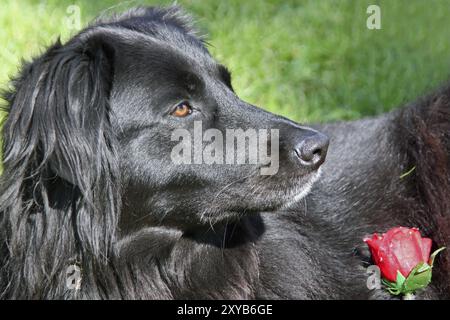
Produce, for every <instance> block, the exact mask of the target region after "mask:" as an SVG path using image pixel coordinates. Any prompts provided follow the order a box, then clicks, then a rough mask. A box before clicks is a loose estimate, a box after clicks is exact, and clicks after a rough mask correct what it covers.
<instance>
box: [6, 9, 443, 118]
mask: <svg viewBox="0 0 450 320" xmlns="http://www.w3.org/2000/svg"><path fill="white" fill-rule="evenodd" d="M171 2H172V1H171ZM171 2H170V3H171ZM117 3H118V2H116V1H110V0H100V1H91V0H70V1H67V0H62V1H60V0H48V1H37V0H1V3H0V43H1V45H0V87H5V86H6V84H7V80H8V76H11V75H14V74H16V72H17V70H18V66H19V64H20V61H21V58H25V59H30V58H31V57H33V56H36V55H37V54H39V53H40V52H42V50H43V49H44V48H45V46H47V45H49V44H50V43H51V42H52V41H54V40H55V39H56V38H57V37H58V36H59V35H61V36H62V39H63V40H64V39H67V38H68V37H69V36H70V34H71V31H70V30H68V28H67V26H66V24H65V23H64V18H65V17H67V13H66V9H67V7H68V6H69V5H72V4H76V5H78V6H80V8H81V17H82V22H83V25H86V23H87V22H88V21H89V20H91V19H92V18H94V17H95V16H96V15H97V14H99V13H100V12H102V11H104V10H105V9H107V8H110V7H112V6H117V7H116V9H115V10H119V11H120V10H123V9H126V8H127V7H131V6H135V5H139V4H155V3H159V4H163V3H166V4H167V3H169V2H167V1H158V2H156V1H131V2H127V3H124V4H119V5H117ZM178 3H179V4H181V5H183V6H184V7H185V8H186V9H187V10H188V11H189V12H191V13H192V14H193V15H194V17H195V18H196V20H197V24H198V26H199V27H200V29H201V30H202V31H203V32H205V33H207V34H208V35H209V42H210V43H211V44H212V47H211V51H212V53H213V54H214V55H215V56H216V57H217V58H218V60H220V61H221V62H223V63H224V64H226V65H227V66H229V68H230V69H231V71H232V73H233V75H234V77H233V85H234V87H235V89H236V91H237V93H238V94H239V95H240V96H241V97H242V98H243V99H245V100H247V101H249V102H251V103H254V104H256V105H260V106H263V107H264V108H266V109H268V110H270V111H273V112H275V113H278V114H282V115H284V116H287V117H289V118H292V119H295V120H298V121H331V120H339V119H356V118H360V117H363V116H370V115H375V114H379V113H382V112H385V111H388V110H391V109H392V108H393V107H395V106H398V105H400V104H402V103H404V102H406V101H408V100H412V99H414V98H415V97H417V96H419V95H421V94H423V93H424V92H425V91H427V90H430V89H431V88H433V87H435V86H436V85H438V84H439V83H440V82H442V81H444V80H446V79H447V76H448V74H449V71H450V27H449V22H448V21H449V20H448V17H450V2H449V1H446V0H428V1H425V0H390V1H375V0H355V1H349V0H305V1H300V0H283V1H281V0H280V1H277V0H267V1H263V0H251V1H250V0H248V1H242V0H227V1H219V0H184V1H183V0H179V1H178ZM373 3H376V4H378V5H380V7H381V10H382V30H368V29H367V28H366V19H367V16H368V15H367V13H366V9H367V7H368V5H369V4H373ZM0 103H2V102H1V101H0ZM0 117H1V115H0Z"/></svg>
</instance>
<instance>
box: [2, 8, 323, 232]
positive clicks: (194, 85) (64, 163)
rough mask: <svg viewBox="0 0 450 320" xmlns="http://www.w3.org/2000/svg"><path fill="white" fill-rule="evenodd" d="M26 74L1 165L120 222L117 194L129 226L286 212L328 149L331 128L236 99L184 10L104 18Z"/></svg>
mask: <svg viewBox="0 0 450 320" xmlns="http://www.w3.org/2000/svg"><path fill="white" fill-rule="evenodd" d="M248 72H251V70H249V71H248ZM22 74H23V76H22V79H19V80H18V81H17V84H16V87H17V92H16V93H15V94H14V95H12V96H11V97H9V98H8V100H9V101H10V103H11V105H12V107H11V110H10V116H9V117H8V122H7V123H6V124H5V127H4V142H5V146H7V147H6V150H5V155H6V159H5V170H11V172H13V173H14V174H19V173H17V169H15V168H17V167H23V168H24V170H26V171H27V173H26V172H24V173H23V174H24V175H27V174H28V175H30V174H32V175H34V176H38V175H39V176H42V177H44V178H43V180H42V181H45V185H43V188H45V190H48V191H46V192H47V193H46V194H49V200H48V206H50V207H55V208H60V207H63V206H64V201H62V199H74V197H75V195H73V194H72V193H73V192H78V195H76V197H78V198H80V199H84V203H85V206H86V207H87V208H89V210H93V211H94V212H96V211H103V212H105V211H107V212H109V213H108V215H107V216H109V217H110V220H111V221H113V220H114V219H116V218H115V217H116V216H117V215H116V214H115V212H116V210H117V208H118V207H119V206H120V204H119V202H117V203H116V201H115V200H117V199H121V200H122V210H121V216H120V224H121V225H120V226H121V229H122V230H125V232H126V230H129V229H134V230H136V229H140V228H141V227H145V226H155V225H164V226H171V227H176V228H180V229H189V228H193V227H198V226H202V225H205V226H209V225H210V224H213V223H217V222H220V221H229V220H230V219H234V218H237V217H239V216H241V215H243V214H246V213H252V212H258V211H271V210H276V209H279V208H281V207H283V206H286V205H288V204H289V203H291V202H293V201H296V200H298V199H300V198H301V197H303V196H304V195H305V194H306V193H307V191H308V189H309V188H310V186H311V184H312V183H313V182H314V180H315V179H316V178H317V176H318V170H319V167H320V165H321V164H322V163H323V161H324V160H325V156H326V152H327V147H328V139H327V137H325V136H324V135H322V134H320V133H318V132H316V131H314V130H312V129H308V128H305V127H301V126H299V125H297V124H296V123H294V122H292V121H289V120H287V119H284V118H281V117H278V116H275V115H273V114H271V113H268V112H265V111H263V110H262V109H259V108H257V107H254V106H252V105H250V104H248V103H246V102H244V101H242V100H240V99H239V98H238V97H237V95H236V94H235V92H234V91H233V88H232V85H231V77H230V74H229V72H228V71H227V70H226V68H225V67H223V66H222V65H220V64H219V63H218V62H216V61H215V60H214V59H213V58H212V57H211V56H210V54H209V53H208V51H207V49H206V47H205V45H204V43H203V42H202V41H201V40H199V39H198V38H197V37H196V36H195V34H193V32H192V30H191V29H190V28H189V27H187V24H186V21H185V20H184V18H182V17H181V16H180V15H179V12H178V11H177V10H175V9H169V10H167V9H155V8H150V9H138V10H135V11H131V12H128V13H126V14H124V15H122V16H118V17H115V18H113V19H112V20H108V21H98V22H97V23H96V24H94V25H93V26H91V27H89V28H87V29H86V30H84V31H82V32H81V33H80V34H78V35H77V36H75V37H74V38H73V39H72V40H70V41H69V42H68V43H66V44H65V45H61V44H58V43H57V44H55V45H54V46H53V47H52V48H50V49H49V50H48V51H47V52H46V54H44V55H43V56H42V57H40V58H38V59H35V61H33V63H32V64H30V65H28V67H27V68H25V69H24V71H23V73H22ZM30 88H33V90H31V89H30ZM24 159H25V160H24ZM24 161H27V163H26V164H25V165H23V163H24ZM55 177H56V180H55ZM58 179H59V180H62V182H58ZM65 182H69V184H68V185H69V187H67V186H66V183H65ZM40 183H41V185H42V183H44V182H40ZM58 183H59V184H58ZM71 186H72V187H73V186H75V187H77V188H72V187H71ZM32 188H34V186H32ZM77 190H78V191H77ZM119 193H120V195H119ZM68 203H70V202H68ZM102 207H106V209H102ZM96 214H97V213H96Z"/></svg>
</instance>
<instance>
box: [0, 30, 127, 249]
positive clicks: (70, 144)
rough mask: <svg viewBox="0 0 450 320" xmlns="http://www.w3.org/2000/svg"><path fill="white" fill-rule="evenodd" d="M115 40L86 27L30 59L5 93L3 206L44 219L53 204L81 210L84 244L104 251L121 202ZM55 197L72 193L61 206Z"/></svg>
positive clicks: (78, 220)
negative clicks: (113, 103)
mask: <svg viewBox="0 0 450 320" xmlns="http://www.w3.org/2000/svg"><path fill="white" fill-rule="evenodd" d="M108 40H111V39H108ZM110 43H112V42H111V41H107V37H105V36H104V35H102V33H101V32H94V31H92V30H90V31H89V30H88V31H85V32H84V33H82V34H80V35H78V36H77V37H75V38H74V39H72V40H71V41H70V42H68V43H67V44H65V45H61V44H60V43H59V41H58V42H57V43H56V44H55V45H53V46H52V47H51V48H49V49H48V51H47V52H46V53H45V54H44V55H43V56H41V57H40V58H38V59H35V60H34V61H33V62H32V63H31V64H29V65H27V66H26V67H25V68H24V69H23V70H22V73H21V77H20V78H19V79H17V80H16V81H15V83H14V86H15V89H14V90H13V92H14V93H13V94H10V95H9V96H8V102H9V107H8V110H7V112H8V116H7V120H6V122H5V124H4V127H3V142H4V159H3V160H4V174H3V177H2V179H3V182H2V183H1V185H2V189H4V190H0V191H1V192H0V209H1V208H10V209H4V210H6V211H8V210H9V211H11V212H16V214H17V216H24V215H26V214H28V213H27V212H29V213H38V214H43V215H47V216H48V217H46V218H45V219H53V218H52V217H51V216H50V214H49V212H52V210H64V211H67V212H69V210H70V212H76V216H74V217H73V219H75V220H74V222H75V223H74V226H75V228H76V231H75V232H76V237H77V238H78V239H79V240H80V241H79V243H82V244H83V246H87V247H88V249H86V250H89V251H91V252H93V253H94V254H99V255H104V254H105V250H104V249H105V246H107V247H108V248H110V246H111V243H112V242H113V241H112V237H113V232H112V230H114V228H115V226H116V222H117V216H118V214H117V211H118V206H119V202H120V198H119V195H118V193H119V191H118V185H119V183H118V179H119V170H118V165H117V157H116V152H115V149H114V148H115V138H114V134H113V130H112V125H111V110H110V105H109V97H110V94H111V87H112V82H113V81H112V80H113V77H114V57H115V49H114V47H113V46H112V45H111V44H110ZM64 181H65V182H64ZM55 183H56V184H57V185H55ZM67 186H68V188H67ZM50 188H52V189H50ZM65 190H69V191H67V192H66V191H65ZM64 192H65V193H64ZM63 193H64V194H63ZM51 197H54V198H56V200H55V201H61V200H60V199H68V200H67V201H65V204H64V206H65V207H64V208H61V206H60V204H57V205H55V203H54V202H55V201H53V202H52V199H51ZM14 199H15V200H14ZM17 199H21V201H22V202H21V203H18V201H17ZM13 200H14V201H15V203H13V202H14V201H13ZM28 204H29V205H30V207H26V206H27V205H28ZM67 206H70V207H67ZM72 207H73V208H72ZM11 208H14V209H11ZM72 209H73V210H72ZM0 211H1V210H0ZM68 216H69V215H68ZM104 228H107V229H104ZM103 229H104V230H103ZM83 250H84V249H83Z"/></svg>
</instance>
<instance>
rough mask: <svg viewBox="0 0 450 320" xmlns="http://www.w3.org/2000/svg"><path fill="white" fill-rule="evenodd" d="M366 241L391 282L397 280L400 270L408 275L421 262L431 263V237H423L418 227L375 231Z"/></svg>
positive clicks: (373, 256)
mask: <svg viewBox="0 0 450 320" xmlns="http://www.w3.org/2000/svg"><path fill="white" fill-rule="evenodd" d="M364 242H366V243H367V245H368V246H369V249H370V251H371V253H372V259H373V260H374V262H375V264H376V265H377V266H378V267H379V268H380V271H381V274H382V276H383V277H384V278H385V279H386V280H388V281H391V282H395V281H396V279H397V272H398V271H400V273H401V274H402V275H403V276H404V277H408V275H409V274H410V272H411V271H412V270H413V269H414V267H416V266H417V265H418V264H419V263H421V262H422V263H429V260H430V252H431V244H432V242H431V239H429V238H422V236H421V235H420V232H419V230H418V229H416V228H412V229H410V228H405V227H397V228H392V229H390V230H389V231H388V232H386V233H385V234H383V235H378V234H376V233H375V234H374V235H372V237H371V238H365V239H364Z"/></svg>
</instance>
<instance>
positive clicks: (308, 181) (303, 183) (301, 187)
mask: <svg viewBox="0 0 450 320" xmlns="http://www.w3.org/2000/svg"><path fill="white" fill-rule="evenodd" d="M321 173H322V168H319V169H318V170H317V171H314V172H311V173H309V174H307V175H306V176H304V177H303V178H302V179H300V180H299V183H298V185H296V186H294V188H293V189H292V191H291V192H289V194H288V195H287V196H286V201H285V203H284V204H283V205H282V206H281V209H282V210H286V209H290V208H292V207H293V206H294V205H295V204H297V203H298V202H299V201H300V200H302V199H304V198H305V197H306V196H307V195H308V194H309V192H310V191H311V189H312V187H313V185H314V183H316V181H317V180H319V178H320V175H321Z"/></svg>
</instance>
